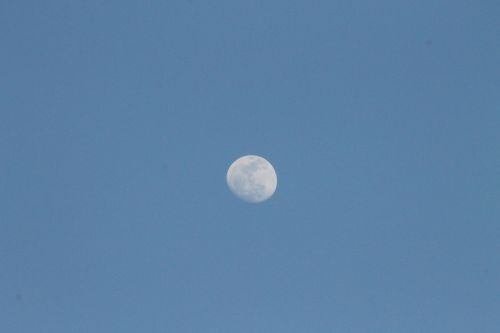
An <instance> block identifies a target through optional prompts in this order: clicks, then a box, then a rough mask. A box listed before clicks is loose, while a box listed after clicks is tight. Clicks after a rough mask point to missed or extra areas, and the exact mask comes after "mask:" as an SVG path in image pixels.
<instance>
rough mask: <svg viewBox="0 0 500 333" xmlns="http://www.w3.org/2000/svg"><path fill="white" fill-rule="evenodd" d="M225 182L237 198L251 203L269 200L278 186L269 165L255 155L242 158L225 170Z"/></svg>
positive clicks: (271, 167)
mask: <svg viewBox="0 0 500 333" xmlns="http://www.w3.org/2000/svg"><path fill="white" fill-rule="evenodd" d="M226 181H227V185H228V186H229V189H230V190H231V191H232V192H233V193H234V194H235V195H236V196H237V197H239V198H240V199H242V200H245V201H247V202H252V203H259V202H262V201H265V200H267V199H269V198H270V197H271V196H272V195H273V194H274V191H276V186H277V185H278V178H277V176H276V172H275V171H274V168H273V166H272V165H271V163H269V162H268V161H267V160H266V159H265V158H262V157H260V156H256V155H247V156H243V157H240V158H238V159H237V160H236V161H234V162H233V164H231V166H230V167H229V169H228V170H227V175H226Z"/></svg>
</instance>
